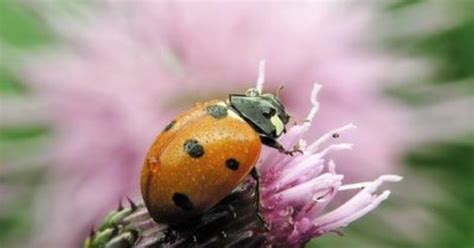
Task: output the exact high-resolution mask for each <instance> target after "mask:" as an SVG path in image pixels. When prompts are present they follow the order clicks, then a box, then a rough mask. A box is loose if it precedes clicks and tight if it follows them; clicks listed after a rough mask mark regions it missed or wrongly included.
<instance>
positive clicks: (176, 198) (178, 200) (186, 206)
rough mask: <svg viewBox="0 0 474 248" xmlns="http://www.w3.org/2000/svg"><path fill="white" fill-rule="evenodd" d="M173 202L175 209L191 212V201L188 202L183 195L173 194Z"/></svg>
mask: <svg viewBox="0 0 474 248" xmlns="http://www.w3.org/2000/svg"><path fill="white" fill-rule="evenodd" d="M173 202H174V204H175V205H176V206H177V207H179V208H181V209H183V210H185V211H191V210H193V209H194V205H193V203H192V202H191V200H189V198H188V197H187V196H186V195H185V194H182V193H174V194H173Z"/></svg>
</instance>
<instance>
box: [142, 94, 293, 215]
mask: <svg viewBox="0 0 474 248" xmlns="http://www.w3.org/2000/svg"><path fill="white" fill-rule="evenodd" d="M289 118H290V117H289V115H288V114H287V112H286V111H285V107H284V106H283V104H282V103H281V102H280V100H279V98H278V97H277V96H275V95H273V94H261V93H260V91H259V90H257V89H255V88H251V89H249V90H248V91H247V92H246V93H245V94H230V95H229V97H228V99H227V100H226V101H222V100H212V101H208V102H204V103H197V104H195V105H194V106H193V107H192V108H191V109H190V110H188V111H186V112H184V113H182V114H181V115H179V116H178V117H177V118H176V119H175V120H173V121H171V122H170V123H169V124H168V125H167V126H166V127H165V129H164V130H163V132H162V133H160V134H159V135H158V137H157V138H156V140H155V141H154V143H153V145H152V146H151V148H150V150H149V151H148V154H147V156H146V161H145V163H144V166H143V169H142V173H141V192H142V196H143V199H144V202H145V205H146V207H147V209H148V211H149V213H150V215H151V217H152V218H153V219H154V220H155V221H157V222H160V223H179V222H181V221H184V220H187V219H189V218H192V217H195V216H197V215H199V214H202V213H204V212H205V211H207V210H209V209H210V208H212V207H213V206H215V205H216V204H217V203H219V202H220V201H221V200H222V199H223V198H224V197H225V196H227V195H228V194H230V193H231V192H232V191H233V190H234V189H235V188H236V187H237V186H238V185H239V184H240V183H241V182H242V180H243V179H244V178H245V177H246V176H247V175H249V173H250V174H251V175H252V176H253V177H254V178H255V179H256V180H257V186H256V187H257V192H256V194H257V203H258V195H259V194H258V187H259V181H258V174H257V171H256V170H255V167H254V166H255V164H256V163H257V160H258V158H259V156H260V151H261V148H262V144H264V145H267V146H270V147H273V148H276V149H278V150H279V151H280V152H284V153H287V154H292V152H294V151H287V150H285V149H284V148H283V146H282V145H281V144H280V143H278V141H277V140H276V139H277V138H278V137H280V136H281V135H282V134H283V133H284V132H286V128H285V126H286V124H287V123H288V121H289ZM257 206H258V204H257ZM257 211H258V207H257Z"/></svg>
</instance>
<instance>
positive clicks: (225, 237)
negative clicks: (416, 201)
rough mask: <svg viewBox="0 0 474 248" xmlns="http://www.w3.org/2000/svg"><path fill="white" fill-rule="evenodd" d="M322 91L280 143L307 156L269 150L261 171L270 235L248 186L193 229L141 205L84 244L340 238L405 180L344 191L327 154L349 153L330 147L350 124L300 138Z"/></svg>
mask: <svg viewBox="0 0 474 248" xmlns="http://www.w3.org/2000/svg"><path fill="white" fill-rule="evenodd" d="M260 68H261V69H260V72H261V73H260V75H261V76H260V77H259V80H258V84H257V89H261V87H262V85H261V84H262V82H263V76H262V75H263V74H262V72H263V68H262V67H260ZM320 88H321V86H320V85H318V84H315V86H314V88H313V91H312V94H311V103H312V105H313V107H312V108H311V110H310V112H309V114H308V117H307V119H306V121H305V122H304V123H302V124H300V125H295V126H293V127H292V128H290V130H289V131H288V133H287V134H285V135H284V136H283V137H282V138H281V139H280V142H281V144H282V145H284V147H299V149H301V151H302V153H301V154H297V155H294V156H288V155H287V154H284V153H280V152H279V151H277V150H275V149H270V148H267V149H266V150H265V151H264V154H263V155H262V156H261V159H260V161H259V163H258V165H257V169H258V171H259V173H260V178H261V189H260V190H261V195H260V208H261V209H260V211H261V212H260V214H261V216H262V217H263V219H264V221H265V225H266V228H262V226H261V225H259V224H261V223H258V222H259V221H258V218H257V214H256V213H255V211H257V209H256V208H255V207H252V206H255V205H254V204H253V202H254V201H255V197H253V195H254V194H255V193H254V191H253V188H254V187H253V183H252V181H245V182H244V183H242V185H241V186H240V187H239V188H238V189H237V190H236V191H234V192H233V193H232V194H231V195H230V196H229V197H227V198H226V199H224V200H223V201H222V202H221V203H220V204H218V205H217V206H216V207H215V208H213V209H212V210H211V211H209V212H208V213H206V214H204V215H203V216H201V217H199V218H198V219H196V220H191V221H190V223H187V224H180V225H177V226H166V225H160V224H156V223H153V221H152V220H151V218H150V217H149V216H148V215H147V214H146V211H144V210H143V207H140V208H141V211H138V213H134V212H135V209H136V206H134V204H133V203H131V205H132V207H131V210H130V209H128V210H127V211H128V212H126V213H122V212H121V209H119V211H118V212H116V213H112V214H111V216H115V215H117V216H123V217H122V218H120V221H116V223H114V224H113V225H111V224H110V220H109V219H114V217H108V218H107V220H106V221H105V224H104V225H102V227H101V228H100V229H99V230H101V233H105V234H107V235H108V236H107V235H106V236H107V237H106V238H104V237H103V236H104V235H102V236H101V239H98V238H94V236H92V235H91V236H90V237H89V239H88V240H87V241H86V247H96V246H97V245H98V244H104V242H105V243H107V242H114V243H117V242H125V243H127V244H129V245H130V246H132V245H137V246H139V247H141V246H146V245H150V244H155V245H158V244H159V245H166V246H169V247H184V246H189V245H191V244H193V245H195V246H198V247H207V246H214V247H224V246H230V245H238V246H239V247H244V246H245V247H248V246H252V247H253V246H256V245H258V246H261V245H265V246H267V247H301V246H303V245H304V244H306V243H307V242H308V241H309V240H310V239H312V238H314V237H318V236H321V235H323V234H325V233H327V232H338V229H339V228H341V227H345V226H347V225H348V224H349V223H351V222H353V221H355V220H357V219H358V218H360V217H362V216H363V215H365V214H367V213H368V212H370V211H371V210H373V209H374V208H376V207H377V206H378V205H379V204H380V203H381V202H382V201H384V200H385V199H387V197H388V196H389V195H390V191H389V190H386V191H383V192H382V193H381V194H377V193H376V190H377V189H378V188H379V187H380V185H382V184H383V183H384V182H387V181H391V182H397V181H400V180H401V179H402V177H400V176H397V175H383V176H380V177H379V178H377V179H376V180H374V181H371V182H362V183H355V184H346V185H344V184H343V183H342V180H343V178H344V175H342V174H338V173H336V165H335V162H334V161H332V160H330V161H327V159H326V155H327V154H328V153H329V152H332V151H335V150H343V149H350V148H351V147H352V145H351V144H346V143H339V144H327V143H332V142H331V140H332V139H338V138H339V137H340V135H341V134H342V133H343V132H344V131H347V130H350V129H354V128H355V126H354V125H353V124H349V125H346V126H343V127H341V128H337V129H334V130H332V131H330V132H329V133H327V134H325V135H323V136H322V137H321V138H319V139H317V140H316V141H314V142H313V143H311V144H307V142H306V141H305V140H304V139H303V136H304V135H305V134H306V133H307V131H308V129H309V127H310V125H311V123H312V120H313V118H314V116H315V115H316V113H317V111H318V109H319V103H318V101H317V99H316V97H317V94H318V91H319V90H320ZM353 189H360V191H359V192H358V193H357V194H355V195H354V196H353V197H352V198H350V199H349V200H348V201H346V202H345V203H343V204H341V205H340V206H338V207H337V208H335V209H334V210H332V211H325V209H326V208H327V206H328V205H329V204H330V203H331V202H332V201H333V199H334V198H335V197H336V195H337V193H338V192H340V191H344V190H353ZM249 211H250V214H249ZM252 213H253V214H252ZM115 219H117V218H115ZM150 222H151V223H150ZM104 226H105V227H104ZM110 226H114V227H110ZM115 226H116V227H115ZM119 226H123V227H124V228H119ZM114 228H115V229H117V230H116V231H115V233H116V234H115V235H112V232H113V230H114ZM107 230H108V231H107ZM244 244H245V245H244ZM250 244H251V245H250ZM97 247H99V246H97Z"/></svg>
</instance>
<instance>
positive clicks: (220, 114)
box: [206, 105, 227, 119]
mask: <svg viewBox="0 0 474 248" xmlns="http://www.w3.org/2000/svg"><path fill="white" fill-rule="evenodd" d="M206 111H207V113H208V114H209V115H210V116H212V117H214V118H216V119H222V118H224V117H226V116H227V108H226V107H224V106H221V105H211V106H209V107H207V108H206Z"/></svg>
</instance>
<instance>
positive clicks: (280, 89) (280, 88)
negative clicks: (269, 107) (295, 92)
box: [275, 84, 285, 98]
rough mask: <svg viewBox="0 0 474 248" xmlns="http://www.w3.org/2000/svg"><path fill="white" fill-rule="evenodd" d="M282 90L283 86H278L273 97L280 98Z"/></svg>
mask: <svg viewBox="0 0 474 248" xmlns="http://www.w3.org/2000/svg"><path fill="white" fill-rule="evenodd" d="M283 88H285V86H284V85H283V84H280V86H278V88H277V90H276V93H275V96H276V97H277V98H280V95H281V91H282V90H283Z"/></svg>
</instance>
